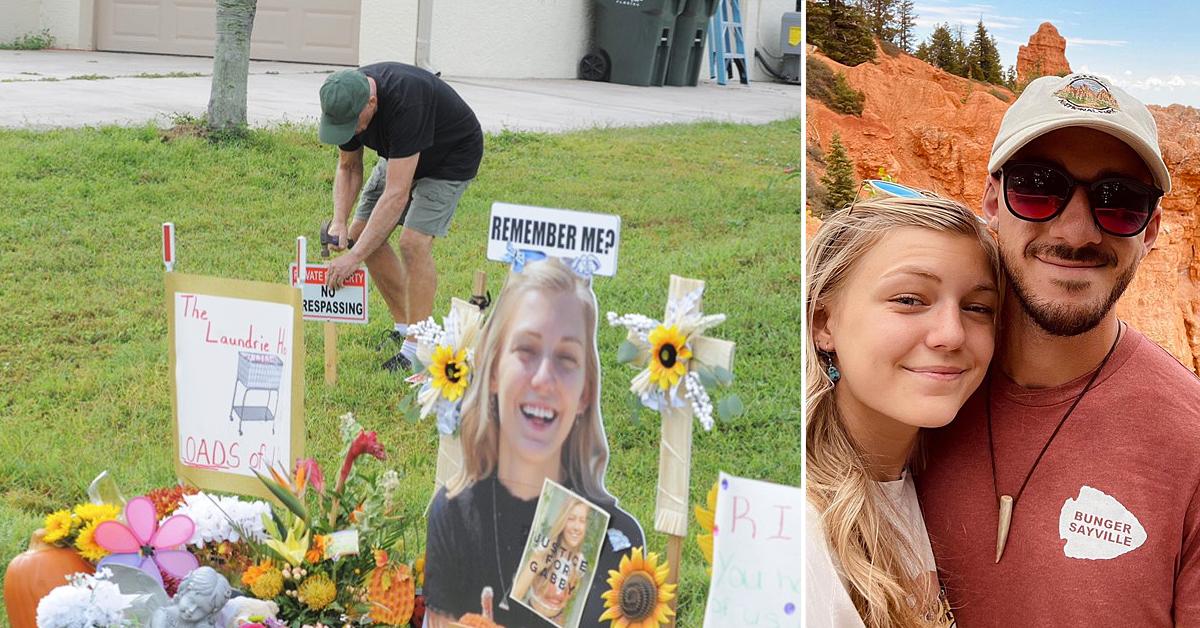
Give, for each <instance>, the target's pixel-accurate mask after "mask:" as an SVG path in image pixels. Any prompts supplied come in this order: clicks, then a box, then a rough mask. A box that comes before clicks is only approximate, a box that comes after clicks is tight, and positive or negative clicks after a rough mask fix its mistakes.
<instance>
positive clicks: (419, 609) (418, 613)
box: [410, 595, 425, 626]
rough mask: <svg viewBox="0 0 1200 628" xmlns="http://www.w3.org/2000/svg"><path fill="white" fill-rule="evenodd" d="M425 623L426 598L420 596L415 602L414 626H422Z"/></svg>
mask: <svg viewBox="0 0 1200 628" xmlns="http://www.w3.org/2000/svg"><path fill="white" fill-rule="evenodd" d="M424 622H425V596H424V595H418V596H417V597H416V599H414V600H413V614H412V623H411V624H410V625H412V626H421V625H424Z"/></svg>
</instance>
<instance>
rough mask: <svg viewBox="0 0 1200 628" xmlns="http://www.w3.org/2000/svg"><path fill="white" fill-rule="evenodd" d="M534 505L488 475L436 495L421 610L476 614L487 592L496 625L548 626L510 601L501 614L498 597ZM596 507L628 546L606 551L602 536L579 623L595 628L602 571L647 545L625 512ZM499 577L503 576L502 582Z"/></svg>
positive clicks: (608, 547)
mask: <svg viewBox="0 0 1200 628" xmlns="http://www.w3.org/2000/svg"><path fill="white" fill-rule="evenodd" d="M568 488H570V487H568ZM493 495H495V506H496V508H495V509H496V510H499V511H500V513H501V516H500V518H499V519H494V514H493V513H494V512H495V511H494V510H493V508H492V504H493ZM537 501H538V500H537V499H531V500H528V501H525V500H521V499H518V498H516V497H514V496H513V495H512V493H509V492H508V489H507V488H505V487H504V485H503V484H501V483H500V482H499V481H497V480H496V477H495V476H494V475H493V476H491V477H489V478H485V479H483V480H480V481H478V482H476V483H475V484H473V485H471V486H469V487H467V488H465V489H463V491H462V492H461V493H459V494H458V495H456V496H455V497H454V499H447V498H446V489H444V488H443V489H440V490H439V491H438V494H437V496H436V497H435V498H434V500H433V506H432V507H431V508H430V511H429V529H428V533H427V537H426V548H425V588H424V593H425V604H426V605H427V606H428V607H429V608H431V609H433V610H436V611H439V612H441V613H444V614H446V615H452V616H453V617H454V618H456V619H457V618H460V617H462V616H463V615H464V614H466V613H479V612H480V611H481V609H480V594H481V593H482V591H483V588H484V587H486V586H490V587H492V592H493V595H494V597H493V601H492V609H493V610H494V611H495V614H496V623H498V624H501V625H503V626H507V628H540V627H542V626H552V625H553V624H551V623H550V622H548V621H546V620H544V619H542V618H540V617H538V616H537V615H535V614H534V613H533V612H532V611H530V610H529V609H527V608H525V607H524V606H522V605H520V604H518V603H517V602H516V601H514V600H509V601H508V610H507V611H505V610H504V609H502V608H500V602H501V600H502V598H503V597H504V596H505V595H506V594H507V592H508V591H509V590H511V588H512V584H513V583H512V580H513V576H514V575H515V574H516V572H517V565H518V563H520V561H521V554H522V552H524V550H525V541H526V540H527V539H528V538H529V528H530V526H532V525H533V516H534V514H535V511H536V510H537ZM596 505H597V506H599V507H601V508H603V509H604V510H605V511H606V512H608V514H609V520H608V529H609V530H614V529H615V530H619V531H621V532H622V533H623V534H624V535H625V536H626V538H628V539H629V543H630V547H629V548H625V549H623V550H621V551H613V547H612V544H611V543H610V541H609V537H608V535H607V534H606V535H605V537H604V541H603V543H602V547H601V550H600V561H599V563H598V565H597V566H596V571H595V575H594V576H593V577H592V588H591V590H590V591H588V597H587V604H586V606H585V607H584V609H583V616H582V618H581V620H580V624H579V625H580V626H596V627H597V628H599V627H600V626H601V624H600V621H599V619H600V615H602V614H604V600H603V598H601V597H600V596H601V594H603V593H604V592H605V591H607V590H608V582H607V580H608V572H609V570H610V569H611V570H616V569H617V568H618V567H619V566H620V563H621V557H622V556H624V555H627V554H628V553H629V552H630V550H631V549H632V548H634V547H644V546H645V544H646V540H645V538H644V536H643V534H642V529H641V527H640V526H639V525H638V523H637V521H636V520H635V519H634V518H633V517H631V516H630V515H629V513H627V512H625V511H624V510H621V509H620V508H618V507H617V506H615V505H614V504H612V503H611V502H609V503H597V504H596ZM497 535H499V538H500V542H499V552H497V547H496V545H497V543H496V540H495V539H496V537H497ZM497 555H498V556H499V558H497ZM501 573H503V574H504V575H503V582H502V581H501V576H500V574H501Z"/></svg>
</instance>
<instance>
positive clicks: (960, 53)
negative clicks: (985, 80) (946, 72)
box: [950, 24, 971, 76]
mask: <svg viewBox="0 0 1200 628" xmlns="http://www.w3.org/2000/svg"><path fill="white" fill-rule="evenodd" d="M970 63H971V53H970V50H969V49H968V48H967V42H966V40H964V39H963V29H962V24H959V25H958V30H956V31H955V33H954V69H953V70H951V71H950V72H951V73H952V74H957V75H959V76H967V75H968V74H967V73H968V71H969V70H970Z"/></svg>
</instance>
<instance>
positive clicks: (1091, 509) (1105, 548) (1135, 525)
mask: <svg viewBox="0 0 1200 628" xmlns="http://www.w3.org/2000/svg"><path fill="white" fill-rule="evenodd" d="M1058 537H1059V538H1060V539H1062V540H1064V541H1066V542H1067V544H1066V545H1065V546H1064V547H1063V553H1064V554H1066V556H1067V558H1083V559H1087V560H1107V559H1110V558H1116V557H1118V556H1120V555H1122V554H1126V553H1129V552H1132V551H1133V550H1135V549H1137V548H1139V547H1141V546H1142V544H1143V543H1145V542H1146V529H1145V528H1143V527H1142V523H1141V522H1140V521H1138V518H1137V517H1136V516H1134V514H1133V513H1132V512H1129V509H1127V508H1125V506H1124V505H1122V504H1121V502H1119V501H1117V500H1116V499H1115V498H1113V497H1112V496H1111V495H1108V494H1106V493H1104V491H1099V490H1096V489H1094V488H1092V487H1090V486H1081V487H1079V495H1078V496H1076V497H1075V499H1071V498H1069V497H1068V498H1067V501H1065V502H1063V506H1062V511H1061V512H1060V513H1059V515H1058Z"/></svg>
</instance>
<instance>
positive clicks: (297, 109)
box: [0, 50, 801, 132]
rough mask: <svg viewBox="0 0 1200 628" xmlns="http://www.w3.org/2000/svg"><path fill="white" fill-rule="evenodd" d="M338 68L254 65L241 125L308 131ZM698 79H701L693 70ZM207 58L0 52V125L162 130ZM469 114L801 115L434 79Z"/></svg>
mask: <svg viewBox="0 0 1200 628" xmlns="http://www.w3.org/2000/svg"><path fill="white" fill-rule="evenodd" d="M337 69H340V68H339V67H338V66H327V65H309V64H300V63H276V62H261V61H254V62H251V64H250V81H249V96H248V100H249V102H248V115H247V117H248V118H249V122H250V124H251V125H254V126H268V125H272V124H277V123H280V122H300V123H315V122H316V119H317V115H318V114H319V104H318V101H317V90H318V89H319V88H320V86H321V83H322V82H323V81H324V80H325V76H326V75H327V74H328V73H329V72H332V71H334V70H337ZM702 74H704V73H703V72H702ZM211 75H212V60H211V59H208V58H204V57H173V56H166V55H144V54H132V53H113V52H80V51H69V50H39V51H0V127H9V128H26V129H46V128H53V127H78V126H92V125H104V124H119V125H130V124H144V123H145V122H147V121H154V122H155V123H157V124H159V125H163V126H169V125H170V124H171V120H172V118H173V117H174V116H176V115H180V114H187V115H193V116H199V115H202V114H203V113H204V112H205V110H206V109H207V106H208V98H209V90H210V83H211ZM443 78H445V79H446V81H447V82H449V83H450V85H451V86H453V87H454V89H455V90H456V91H457V92H458V93H459V94H460V95H462V97H463V98H464V99H465V100H466V101H467V102H468V103H469V104H470V105H471V107H472V108H473V109H474V110H475V113H476V115H477V116H478V117H479V121H480V123H481V124H482V125H483V128H484V130H485V131H490V132H495V131H500V130H503V129H510V130H514V131H566V130H572V129H582V128H592V127H611V126H641V125H650V124H662V123H670V122H692V121H698V120H721V121H729V122H743V123H755V124H761V123H766V122H770V121H773V120H780V119H785V118H795V117H799V116H800V103H801V89H800V86H798V85H783V84H778V83H754V84H751V85H749V86H745V85H738V84H730V85H727V86H724V87H722V86H719V85H717V84H716V83H713V82H708V81H702V82H701V84H700V85H699V86H697V87H630V86H627V85H614V84H609V83H594V82H589V81H576V80H555V79H480V78H459V77H443Z"/></svg>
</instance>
